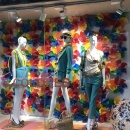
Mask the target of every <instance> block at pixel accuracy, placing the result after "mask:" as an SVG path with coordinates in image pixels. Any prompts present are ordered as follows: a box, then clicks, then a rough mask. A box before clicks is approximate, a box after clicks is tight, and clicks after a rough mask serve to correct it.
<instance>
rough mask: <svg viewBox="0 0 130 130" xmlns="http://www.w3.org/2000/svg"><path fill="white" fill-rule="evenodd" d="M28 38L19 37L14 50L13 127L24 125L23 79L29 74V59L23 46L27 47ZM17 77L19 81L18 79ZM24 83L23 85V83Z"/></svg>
mask: <svg viewBox="0 0 130 130" xmlns="http://www.w3.org/2000/svg"><path fill="white" fill-rule="evenodd" d="M26 43H27V40H26V38H24V37H19V38H18V47H17V48H16V49H14V50H13V51H12V76H13V79H12V80H11V82H10V84H13V85H14V84H16V85H18V86H16V85H14V88H15V96H14V106H13V115H12V126H13V127H23V126H24V121H21V120H20V109H21V101H22V97H23V92H24V87H23V85H24V83H22V82H21V81H22V79H23V78H26V79H27V76H28V73H27V67H26V64H27V59H26V56H25V54H24V52H23V51H22V50H23V48H25V47H26ZM16 79H17V81H16ZM22 84H23V85H22Z"/></svg>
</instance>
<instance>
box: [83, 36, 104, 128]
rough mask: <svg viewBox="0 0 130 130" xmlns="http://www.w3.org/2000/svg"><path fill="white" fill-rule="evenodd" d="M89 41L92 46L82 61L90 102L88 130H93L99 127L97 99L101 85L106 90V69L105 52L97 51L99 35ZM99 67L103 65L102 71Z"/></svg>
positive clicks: (84, 81)
mask: <svg viewBox="0 0 130 130" xmlns="http://www.w3.org/2000/svg"><path fill="white" fill-rule="evenodd" d="M89 40H90V44H91V46H90V48H89V49H88V50H87V52H86V53H85V54H84V57H85V58H84V59H85V60H84V61H83V60H82V59H81V65H83V64H84V68H82V71H83V84H84V86H85V89H86V94H87V96H88V100H89V114H88V122H87V125H86V127H87V130H92V129H93V128H94V127H96V126H97V123H96V122H95V116H96V97H97V94H98V91H99V88H100V87H101V84H103V85H102V87H103V88H105V68H104V62H103V52H102V51H100V50H98V49H96V46H97V35H94V34H93V35H91V36H89ZM99 65H102V69H100V67H99ZM102 79H103V80H102ZM102 82H103V83H102Z"/></svg>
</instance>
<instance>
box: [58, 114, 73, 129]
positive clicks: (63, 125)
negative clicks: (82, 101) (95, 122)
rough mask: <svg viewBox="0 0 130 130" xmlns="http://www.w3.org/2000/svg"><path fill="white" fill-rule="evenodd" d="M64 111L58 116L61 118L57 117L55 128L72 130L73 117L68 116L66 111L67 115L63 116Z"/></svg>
mask: <svg viewBox="0 0 130 130" xmlns="http://www.w3.org/2000/svg"><path fill="white" fill-rule="evenodd" d="M64 112H66V111H63V112H62V113H61V115H60V117H59V118H61V117H62V119H59V121H57V123H56V124H57V128H58V130H73V119H72V117H71V116H69V114H68V112H67V114H68V116H65V117H63V114H64Z"/></svg>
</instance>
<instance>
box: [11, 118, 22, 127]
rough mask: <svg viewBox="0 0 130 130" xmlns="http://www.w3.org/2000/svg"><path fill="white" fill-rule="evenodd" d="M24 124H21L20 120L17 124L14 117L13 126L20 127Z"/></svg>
mask: <svg viewBox="0 0 130 130" xmlns="http://www.w3.org/2000/svg"><path fill="white" fill-rule="evenodd" d="M23 126H24V124H21V123H20V122H19V123H18V124H17V123H16V122H15V121H14V119H12V127H15V128H20V127H23Z"/></svg>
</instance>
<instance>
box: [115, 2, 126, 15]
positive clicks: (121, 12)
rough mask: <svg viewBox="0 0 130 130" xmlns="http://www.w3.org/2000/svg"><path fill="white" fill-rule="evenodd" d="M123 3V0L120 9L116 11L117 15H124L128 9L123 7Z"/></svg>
mask: <svg viewBox="0 0 130 130" xmlns="http://www.w3.org/2000/svg"><path fill="white" fill-rule="evenodd" d="M122 2H123V0H121V2H120V8H119V9H118V10H117V11H116V13H118V14H119V15H122V14H123V12H124V11H125V9H126V8H125V7H124V6H122Z"/></svg>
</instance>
